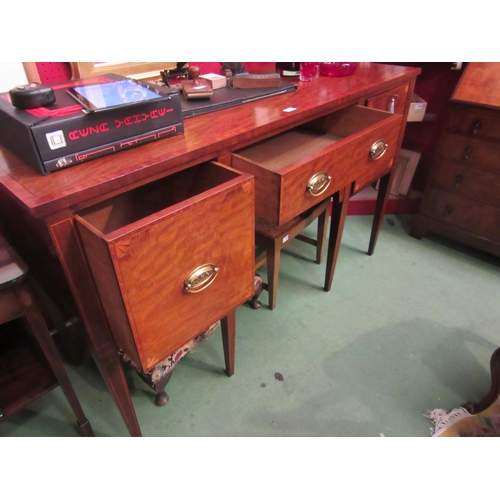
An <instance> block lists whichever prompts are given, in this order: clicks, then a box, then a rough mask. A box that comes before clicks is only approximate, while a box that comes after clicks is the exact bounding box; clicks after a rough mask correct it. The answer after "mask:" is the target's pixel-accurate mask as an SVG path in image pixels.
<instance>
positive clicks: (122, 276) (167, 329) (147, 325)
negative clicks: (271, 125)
mask: <svg viewBox="0 0 500 500" xmlns="http://www.w3.org/2000/svg"><path fill="white" fill-rule="evenodd" d="M75 220H76V223H77V226H78V230H79V232H80V234H81V237H82V241H83V244H84V247H85V252H86V255H87V259H88V261H89V264H90V267H91V269H92V274H93V276H94V280H95V282H96V286H97V289H98V291H99V295H100V297H101V302H102V304H103V307H104V310H105V314H106V317H107V320H108V321H109V324H110V327H111V331H112V333H113V336H114V338H115V341H116V344H117V346H118V347H119V348H120V349H121V350H122V352H124V353H125V354H126V355H127V356H129V357H130V358H131V359H132V361H133V362H134V363H135V364H136V366H138V367H140V368H141V369H142V370H143V372H144V373H146V372H148V370H150V369H151V368H152V367H154V366H155V365H156V364H158V363H159V362H160V361H161V360H162V359H164V358H166V357H167V356H169V355H170V354H172V353H173V352H174V351H175V350H176V349H178V348H180V347H182V346H183V345H184V344H185V343H186V342H188V341H189V340H191V339H192V338H193V337H194V336H195V335H197V334H199V333H201V332H202V331H203V330H204V329H206V328H208V327H209V326H210V325H211V324H212V323H214V322H216V321H218V320H220V319H221V318H223V317H225V316H226V315H227V314H228V313H229V312H231V311H232V310H234V309H236V308H237V307H238V306H239V305H241V304H242V303H243V302H245V300H247V299H249V298H250V297H251V296H252V295H253V283H254V230H255V226H254V181H253V178H252V177H251V176H250V175H248V174H241V173H239V172H235V171H234V170H232V169H231V168H229V167H225V166H223V165H221V164H218V163H216V162H206V163H202V164H199V165H196V166H194V167H191V168H188V169H186V170H182V171H180V172H177V173H175V174H172V175H169V176H167V177H164V178H162V179H160V180H158V181H154V182H152V183H149V184H145V185H143V186H141V187H139V188H136V189H134V190H131V191H128V192H126V193H123V194H121V195H118V196H116V197H113V198H110V199H108V200H105V201H103V202H101V203H98V204H95V205H92V206H91V207H89V208H87V209H84V210H82V211H80V212H79V213H77V214H76V215H75ZM234 220H237V221H238V224H234Z"/></svg>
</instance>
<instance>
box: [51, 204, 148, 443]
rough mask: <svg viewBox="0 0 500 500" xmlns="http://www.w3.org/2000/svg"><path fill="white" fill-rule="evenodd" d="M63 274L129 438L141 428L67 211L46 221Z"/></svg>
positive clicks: (138, 432)
mask: <svg viewBox="0 0 500 500" xmlns="http://www.w3.org/2000/svg"><path fill="white" fill-rule="evenodd" d="M46 223H47V227H48V230H49V233H50V235H51V238H52V241H53V243H54V246H55V249H56V251H57V254H58V257H59V260H60V261H61V264H62V266H63V269H64V273H65V275H66V278H67V280H68V283H69V285H70V287H71V290H72V292H73V295H74V298H75V301H76V304H77V306H78V309H79V311H80V314H81V316H82V321H83V323H84V325H85V328H86V331H87V335H88V341H89V343H90V347H91V349H92V351H93V353H94V356H95V358H96V361H97V365H98V366H99V368H100V370H101V373H102V375H103V377H104V380H105V381H106V384H107V386H108V388H109V390H110V392H111V394H112V395H113V397H114V399H115V402H116V404H117V406H118V409H119V410H120V412H121V414H122V417H123V419H124V421H125V424H126V426H127V428H128V430H129V432H130V434H131V435H132V436H141V435H142V434H141V429H140V427H139V422H138V420H137V416H136V413H135V409H134V406H133V403H132V398H131V396H130V392H129V389H128V385H127V381H126V378H125V374H124V372H123V366H122V362H121V359H120V357H119V353H118V348H117V346H116V344H115V342H114V340H113V337H112V335H111V332H110V330H109V327H108V324H107V321H106V317H105V315H104V312H103V310H102V306H101V302H100V300H99V297H98V294H97V291H96V289H95V286H94V282H93V279H92V275H91V272H90V270H89V268H88V265H87V261H86V258H85V254H84V251H83V248H82V246H81V245H80V240H79V237H78V234H77V230H76V228H75V226H74V221H73V216H72V213H71V212H70V211H69V210H68V211H65V212H62V213H59V214H56V215H54V216H52V217H51V218H50V219H49V220H47V221H46Z"/></svg>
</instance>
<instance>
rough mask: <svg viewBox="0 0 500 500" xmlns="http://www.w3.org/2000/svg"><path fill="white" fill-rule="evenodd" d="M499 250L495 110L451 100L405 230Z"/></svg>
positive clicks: (499, 133) (498, 122) (499, 142)
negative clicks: (419, 200)
mask: <svg viewBox="0 0 500 500" xmlns="http://www.w3.org/2000/svg"><path fill="white" fill-rule="evenodd" d="M427 231H431V232H435V233H439V234H442V235H444V236H447V237H450V238H453V239H455V240H457V241H460V242H462V243H466V244H468V245H471V246H474V247H476V248H478V249H480V250H483V251H486V252H489V253H492V254H495V255H500V110H495V109H489V108H486V107H482V106H476V105H470V104H464V103H458V102H452V103H451V104H450V107H449V110H448V115H447V119H446V126H445V130H444V131H443V136H442V138H441V142H440V145H439V149H438V152H437V155H436V158H435V164H434V166H433V171H432V173H431V176H430V179H429V184H428V186H427V188H426V190H425V193H424V196H423V199H422V203H421V206H420V209H419V213H418V215H417V217H416V220H415V222H414V224H413V226H412V229H411V232H410V234H411V235H412V236H414V237H416V238H422V236H424V235H425V233H426V232H427Z"/></svg>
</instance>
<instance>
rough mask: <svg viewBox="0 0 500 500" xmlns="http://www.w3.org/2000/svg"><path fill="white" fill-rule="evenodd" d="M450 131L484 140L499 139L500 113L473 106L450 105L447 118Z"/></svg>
mask: <svg viewBox="0 0 500 500" xmlns="http://www.w3.org/2000/svg"><path fill="white" fill-rule="evenodd" d="M447 129H448V130H449V131H450V132H456V133H458V134H462V135H466V136H470V137H475V138H477V139H482V140H486V141H500V113H499V112H498V111H493V110H488V109H484V108H475V107H473V106H468V107H461V106H458V105H455V106H452V107H451V108H450V111H449V115H448V119H447Z"/></svg>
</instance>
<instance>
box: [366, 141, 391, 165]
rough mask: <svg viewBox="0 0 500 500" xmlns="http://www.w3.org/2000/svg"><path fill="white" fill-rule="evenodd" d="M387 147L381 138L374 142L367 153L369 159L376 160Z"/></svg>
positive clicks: (382, 154)
mask: <svg viewBox="0 0 500 500" xmlns="http://www.w3.org/2000/svg"><path fill="white" fill-rule="evenodd" d="M387 147H388V144H387V143H386V142H384V141H382V140H380V141H376V142H374V143H373V144H372V147H371V148H370V153H369V155H368V156H369V157H370V160H378V159H379V158H382V156H384V153H385V152H386V151H387Z"/></svg>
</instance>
